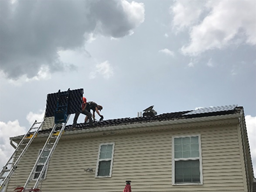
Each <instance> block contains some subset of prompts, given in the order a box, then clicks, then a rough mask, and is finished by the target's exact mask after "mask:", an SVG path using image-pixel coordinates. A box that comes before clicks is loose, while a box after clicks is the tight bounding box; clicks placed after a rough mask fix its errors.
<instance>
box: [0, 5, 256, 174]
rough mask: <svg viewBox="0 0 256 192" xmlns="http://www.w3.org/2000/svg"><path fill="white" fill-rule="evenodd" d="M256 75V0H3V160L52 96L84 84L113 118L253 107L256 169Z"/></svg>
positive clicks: (249, 111) (249, 121) (249, 115)
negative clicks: (151, 108) (150, 111)
mask: <svg viewBox="0 0 256 192" xmlns="http://www.w3.org/2000/svg"><path fill="white" fill-rule="evenodd" d="M255 82H256V4H255V1H254V0H244V1H241V0H232V1H230V0H205V1H201V0H193V1H191V0H178V1H173V0H161V1H153V0H135V1H129V0H108V1H105V0H85V1H70V0H54V1H52V0H22V1H21V0H12V1H10V0H0V167H2V166H3V165H4V164H5V163H6V162H7V160H8V159H9V157H10V155H11V154H12V152H13V148H12V147H11V146H10V143H9V137H13V136H17V135H20V134H24V133H26V132H27V131H28V129H29V128H30V126H31V124H32V123H33V122H34V121H35V120H38V121H42V120H43V116H44V110H45V106H46V98H47V94H49V93H55V92H57V91H58V90H61V91H66V90H68V89H69V88H70V89H71V90H72V89H80V88H83V89H84V96H85V97H86V98H87V100H88V101H95V102H96V103H98V104H100V105H102V106H103V110H102V112H101V113H102V114H103V115H104V119H105V120H106V119H116V118H124V117H136V116H137V113H138V112H141V111H143V110H144V109H145V108H147V107H149V106H151V105H154V109H155V110H156V111H157V113H158V114H161V113H168V112H177V111H184V110H193V109H195V108H198V107H210V106H223V105H232V104H236V105H238V106H243V107H244V111H245V119H246V125H247V131H248V136H249V142H250V149H251V155H252V161H253V166H254V175H256V99H255V98H256V86H255ZM83 118H84V117H83V116H82V115H81V116H80V118H79V120H78V123H80V122H83ZM97 118H98V117H97ZM72 119H73V116H71V117H70V119H69V121H68V124H72Z"/></svg>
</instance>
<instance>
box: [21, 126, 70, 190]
mask: <svg viewBox="0 0 256 192" xmlns="http://www.w3.org/2000/svg"><path fill="white" fill-rule="evenodd" d="M60 126H61V129H60V130H59V128H60ZM65 127H66V123H60V124H55V125H54V127H53V128H52V131H51V133H50V135H49V136H48V138H47V140H46V143H45V144H44V146H43V148H42V150H41V152H40V154H39V156H38V158H37V160H36V162H35V164H34V166H33V168H32V170H31V172H30V174H29V177H28V178H27V181H26V183H25V184H24V186H23V188H22V190H21V191H36V190H37V186H38V185H39V182H40V181H41V179H42V177H43V175H44V174H45V170H46V167H47V165H48V163H49V161H50V158H51V156H52V154H53V152H54V150H55V148H56V146H57V144H58V142H59V140H60V137H61V135H62V133H63V132H64V129H65ZM38 163H41V164H40V165H41V167H40V169H39V170H38V169H37V165H38ZM35 175H36V177H37V178H36V181H35V184H34V186H33V187H32V188H27V187H28V185H29V183H30V182H31V180H32V179H34V178H32V177H33V176H35Z"/></svg>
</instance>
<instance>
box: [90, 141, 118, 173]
mask: <svg viewBox="0 0 256 192" xmlns="http://www.w3.org/2000/svg"><path fill="white" fill-rule="evenodd" d="M102 145H113V148H112V157H111V159H108V160H111V163H110V171H109V176H98V168H99V162H100V149H101V146H102ZM114 149H115V143H101V144H100V145H99V150H98V160H97V164H96V169H95V170H96V172H95V177H96V178H106V177H111V176H112V167H113V161H114V151H115V150H114ZM105 160H107V159H105Z"/></svg>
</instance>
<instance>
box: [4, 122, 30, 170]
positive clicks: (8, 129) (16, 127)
mask: <svg viewBox="0 0 256 192" xmlns="http://www.w3.org/2000/svg"><path fill="white" fill-rule="evenodd" d="M25 133H26V128H25V127H22V126H20V124H19V122H18V120H15V121H9V122H7V123H5V122H1V121H0V157H1V158H0V167H1V168H2V167H3V166H4V165H5V164H6V162H7V161H8V159H9V158H10V156H11V155H12V153H13V151H14V149H13V147H12V146H11V145H10V140H9V138H10V137H14V136H17V135H21V134H25Z"/></svg>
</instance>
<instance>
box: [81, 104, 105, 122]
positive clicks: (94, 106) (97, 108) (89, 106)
mask: <svg viewBox="0 0 256 192" xmlns="http://www.w3.org/2000/svg"><path fill="white" fill-rule="evenodd" d="M85 109H86V110H87V111H89V112H90V110H92V111H93V113H92V117H91V116H90V115H87V116H86V117H85V120H84V121H85V122H86V121H87V120H88V119H89V123H90V121H92V119H91V118H93V120H94V121H95V111H96V112H97V114H98V115H99V116H100V121H102V120H103V118H104V117H103V115H101V114H100V112H99V111H101V110H102V109H103V107H102V106H101V105H98V104H97V103H95V102H93V101H90V102H87V105H86V107H85Z"/></svg>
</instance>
